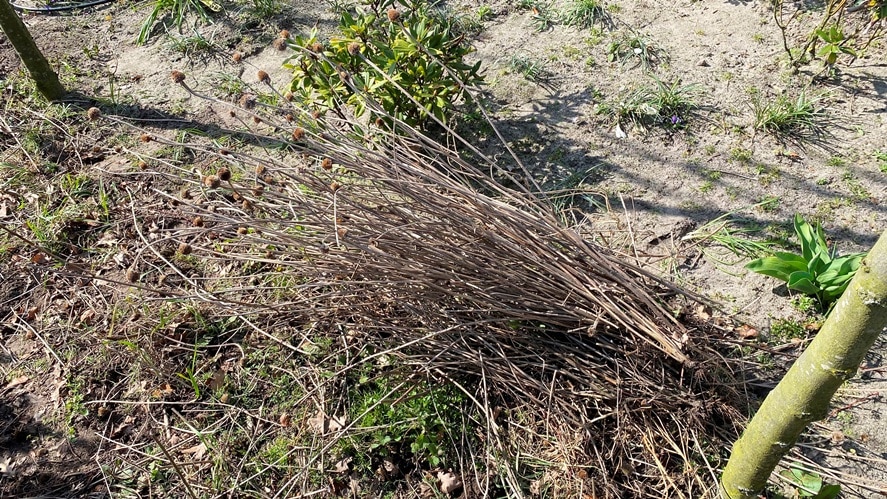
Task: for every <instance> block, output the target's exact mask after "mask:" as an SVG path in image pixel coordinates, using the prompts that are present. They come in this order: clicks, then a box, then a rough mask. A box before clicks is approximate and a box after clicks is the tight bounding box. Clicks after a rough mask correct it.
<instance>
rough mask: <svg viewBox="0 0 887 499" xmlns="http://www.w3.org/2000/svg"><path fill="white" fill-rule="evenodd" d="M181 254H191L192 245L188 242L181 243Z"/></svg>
mask: <svg viewBox="0 0 887 499" xmlns="http://www.w3.org/2000/svg"><path fill="white" fill-rule="evenodd" d="M179 254H180V255H189V254H191V245H190V244H188V243H182V244H180V245H179Z"/></svg>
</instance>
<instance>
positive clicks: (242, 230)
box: [237, 227, 249, 236]
mask: <svg viewBox="0 0 887 499" xmlns="http://www.w3.org/2000/svg"><path fill="white" fill-rule="evenodd" d="M237 233H238V234H240V235H241V236H245V235H246V234H249V229H247V228H246V227H238V228H237Z"/></svg>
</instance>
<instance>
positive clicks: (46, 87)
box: [0, 0, 66, 100]
mask: <svg viewBox="0 0 887 499" xmlns="http://www.w3.org/2000/svg"><path fill="white" fill-rule="evenodd" d="M0 29H2V30H3V32H4V33H6V36H7V37H8V38H9V41H10V42H12V46H13V47H14V48H15V51H16V52H18V55H19V57H21V59H22V62H23V63H24V64H25V67H26V68H28V72H29V73H31V78H33V79H34V82H35V83H36V84H37V90H39V91H40V93H41V94H43V96H44V97H46V98H47V99H49V100H57V99H61V98H62V97H64V95H65V93H66V92H65V88H64V87H63V86H62V84H61V83H60V82H59V77H58V75H57V74H55V71H53V70H52V68H51V67H50V66H49V63H48V62H47V61H46V57H43V53H42V52H40V49H39V48H37V44H35V43H34V39H33V38H31V33H30V32H28V28H27V27H26V26H25V23H24V22H22V20H21V18H19V16H18V14H16V12H15V10H14V9H13V8H12V5H10V3H9V0H0Z"/></svg>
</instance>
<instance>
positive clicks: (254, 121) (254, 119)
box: [253, 116, 262, 125]
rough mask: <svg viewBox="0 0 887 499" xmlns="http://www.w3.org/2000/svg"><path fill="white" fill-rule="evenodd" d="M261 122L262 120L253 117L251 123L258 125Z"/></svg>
mask: <svg viewBox="0 0 887 499" xmlns="http://www.w3.org/2000/svg"><path fill="white" fill-rule="evenodd" d="M261 122H262V118H259V117H258V116H253V123H255V124H257V125H258V124H259V123H261Z"/></svg>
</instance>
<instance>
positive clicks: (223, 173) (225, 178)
mask: <svg viewBox="0 0 887 499" xmlns="http://www.w3.org/2000/svg"><path fill="white" fill-rule="evenodd" d="M216 175H217V176H218V177H219V180H221V181H222V182H230V181H231V170H229V169H228V168H226V167H224V166H223V167H221V168H219V171H217V172H216Z"/></svg>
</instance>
